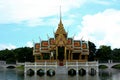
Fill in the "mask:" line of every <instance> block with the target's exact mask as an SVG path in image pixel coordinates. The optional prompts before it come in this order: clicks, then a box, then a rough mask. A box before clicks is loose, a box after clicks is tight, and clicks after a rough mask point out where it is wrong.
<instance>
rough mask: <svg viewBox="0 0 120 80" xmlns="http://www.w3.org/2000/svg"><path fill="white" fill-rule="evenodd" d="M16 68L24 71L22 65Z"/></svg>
mask: <svg viewBox="0 0 120 80" xmlns="http://www.w3.org/2000/svg"><path fill="white" fill-rule="evenodd" d="M16 68H17V69H20V70H24V65H20V66H17V67H16Z"/></svg>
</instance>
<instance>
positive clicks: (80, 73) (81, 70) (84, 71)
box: [78, 68, 86, 76]
mask: <svg viewBox="0 0 120 80" xmlns="http://www.w3.org/2000/svg"><path fill="white" fill-rule="evenodd" d="M78 73H79V75H80V76H84V75H85V74H86V70H84V69H83V68H81V69H80V70H79V71H78Z"/></svg>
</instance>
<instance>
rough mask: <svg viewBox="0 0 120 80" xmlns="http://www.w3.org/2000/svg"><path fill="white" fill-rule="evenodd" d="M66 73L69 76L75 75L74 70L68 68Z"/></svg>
mask: <svg viewBox="0 0 120 80" xmlns="http://www.w3.org/2000/svg"><path fill="white" fill-rule="evenodd" d="M68 75H70V76H75V75H76V70H74V69H70V70H69V71H68Z"/></svg>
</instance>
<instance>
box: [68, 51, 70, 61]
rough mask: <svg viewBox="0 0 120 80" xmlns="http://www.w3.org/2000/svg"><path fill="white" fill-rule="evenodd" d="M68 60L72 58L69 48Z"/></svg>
mask: <svg viewBox="0 0 120 80" xmlns="http://www.w3.org/2000/svg"><path fill="white" fill-rule="evenodd" d="M68 60H70V50H69V54H68Z"/></svg>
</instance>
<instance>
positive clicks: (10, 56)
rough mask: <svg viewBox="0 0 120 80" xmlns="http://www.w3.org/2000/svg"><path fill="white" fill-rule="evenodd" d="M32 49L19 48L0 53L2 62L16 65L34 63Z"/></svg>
mask: <svg viewBox="0 0 120 80" xmlns="http://www.w3.org/2000/svg"><path fill="white" fill-rule="evenodd" d="M32 50H33V49H32V48H29V47H24V48H17V49H14V50H8V49H5V50H1V51H0V60H5V61H6V62H7V63H15V62H16V61H18V62H25V61H28V62H33V61H34V56H33V53H32Z"/></svg>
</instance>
